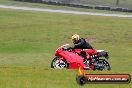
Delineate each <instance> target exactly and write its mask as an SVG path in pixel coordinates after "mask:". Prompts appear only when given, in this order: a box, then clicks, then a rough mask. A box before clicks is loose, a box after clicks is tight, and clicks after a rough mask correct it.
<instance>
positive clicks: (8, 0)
mask: <svg viewBox="0 0 132 88" xmlns="http://www.w3.org/2000/svg"><path fill="white" fill-rule="evenodd" d="M0 4H4V5H13V6H27V7H35V8H48V9H63V10H74V11H85V12H99V13H110V14H132V13H129V12H117V11H107V10H96V9H84V8H74V7H67V6H56V5H47V4H41V3H29V2H19V1H14V0H0Z"/></svg>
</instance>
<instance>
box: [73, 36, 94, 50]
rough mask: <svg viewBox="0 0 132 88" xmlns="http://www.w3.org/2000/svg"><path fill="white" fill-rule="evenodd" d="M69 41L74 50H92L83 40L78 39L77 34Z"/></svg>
mask: <svg viewBox="0 0 132 88" xmlns="http://www.w3.org/2000/svg"><path fill="white" fill-rule="evenodd" d="M71 39H72V42H73V44H74V49H93V47H92V46H91V45H90V44H89V43H87V42H86V40H85V39H84V38H80V37H79V35H77V34H74V35H73V36H72V37H71Z"/></svg>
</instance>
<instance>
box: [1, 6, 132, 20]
mask: <svg viewBox="0 0 132 88" xmlns="http://www.w3.org/2000/svg"><path fill="white" fill-rule="evenodd" d="M0 8H8V9H16V10H31V11H43V12H56V13H67V14H78V15H95V16H113V17H129V18H132V15H123V14H106V13H94V12H79V11H70V10H53V9H44V8H31V7H17V6H8V5H0Z"/></svg>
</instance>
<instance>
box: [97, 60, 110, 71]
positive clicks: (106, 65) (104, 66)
mask: <svg viewBox="0 0 132 88" xmlns="http://www.w3.org/2000/svg"><path fill="white" fill-rule="evenodd" d="M99 64H100V65H101V67H100V70H111V67H110V64H109V63H108V62H107V61H106V60H104V59H99Z"/></svg>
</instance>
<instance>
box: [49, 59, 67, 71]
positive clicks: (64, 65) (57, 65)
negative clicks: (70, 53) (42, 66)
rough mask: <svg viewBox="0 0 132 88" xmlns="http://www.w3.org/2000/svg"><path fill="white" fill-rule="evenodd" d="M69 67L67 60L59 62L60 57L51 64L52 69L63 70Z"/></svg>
mask: <svg viewBox="0 0 132 88" xmlns="http://www.w3.org/2000/svg"><path fill="white" fill-rule="evenodd" d="M67 67H68V64H67V62H66V60H64V59H61V60H59V57H54V58H53V60H52V62H51V68H57V69H63V68H67Z"/></svg>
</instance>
